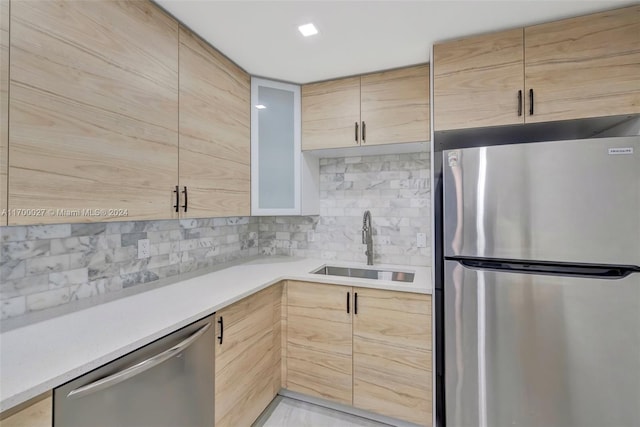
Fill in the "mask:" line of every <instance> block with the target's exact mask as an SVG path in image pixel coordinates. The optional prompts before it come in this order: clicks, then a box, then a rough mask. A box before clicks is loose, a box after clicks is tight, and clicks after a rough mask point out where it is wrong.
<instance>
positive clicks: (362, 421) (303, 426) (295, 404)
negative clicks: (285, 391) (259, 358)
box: [253, 396, 389, 427]
mask: <svg viewBox="0 0 640 427" xmlns="http://www.w3.org/2000/svg"><path fill="white" fill-rule="evenodd" d="M253 427H389V425H388V424H381V423H378V422H376V421H372V420H368V419H366V418H361V417H357V416H355V415H351V414H346V413H344V412H340V411H335V410H333V409H328V408H323V407H322V406H317V405H313V404H311V403H307V402H302V401H299V400H295V399H290V398H288V397H282V396H277V397H276V398H275V399H274V400H273V402H271V405H269V407H268V408H267V410H265V412H264V413H263V414H262V415H261V416H260V418H258V420H257V421H256V422H255V424H254V425H253Z"/></svg>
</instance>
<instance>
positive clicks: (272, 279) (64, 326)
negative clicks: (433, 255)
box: [0, 257, 432, 412]
mask: <svg viewBox="0 0 640 427" xmlns="http://www.w3.org/2000/svg"><path fill="white" fill-rule="evenodd" d="M324 265H336V266H345V267H363V268H367V266H366V265H364V264H356V263H340V262H334V261H326V260H318V259H305V258H289V257H265V258H260V259H254V260H251V261H247V262H244V263H241V264H237V265H234V266H231V267H228V268H225V269H222V270H218V271H215V272H212V273H208V274H204V275H201V276H198V277H194V278H191V279H187V280H183V281H179V282H176V283H174V284H171V285H167V286H162V287H158V288H155V289H153V290H150V291H147V292H142V293H139V294H136V295H132V296H127V297H124V298H120V299H116V300H113V301H110V302H107V303H104V304H99V305H96V306H93V307H90V308H86V309H84V310H80V311H75V312H72V313H69V314H65V315H61V316H58V317H54V318H51V319H49V320H46V321H41V322H38V323H33V324H30V325H27V326H24V327H20V328H16V329H12V330H9V331H6V332H2V333H1V334H0V412H2V411H5V410H7V409H9V408H12V407H14V406H16V405H18V404H20V403H22V402H25V401H27V400H28V399H30V398H32V397H35V396H38V395H40V394H41V393H44V392H46V391H48V390H51V389H53V388H54V387H57V386H59V385H61V384H64V383H65V382H67V381H69V380H71V379H73V378H76V377H78V376H80V375H83V374H85V373H87V372H89V371H91V370H93V369H95V368H97V367H99V366H102V365H104V364H105V363H108V362H110V361H112V360H114V359H117V358H118V357H120V356H123V355H125V354H127V353H129V352H131V351H133V350H136V349H137V348H140V347H142V346H144V345H146V344H149V343H150V342H152V341H154V340H156V339H158V338H161V337H163V336H165V335H167V334H169V333H171V332H173V331H175V330H178V329H180V328H181V327H183V326H186V325H188V324H190V323H192V322H194V321H196V320H199V319H201V318H203V317H205V316H208V315H210V314H212V313H213V312H215V311H216V310H219V309H221V308H223V307H225V306H227V305H229V304H232V303H233V302H236V301H238V300H240V299H242V298H244V297H246V296H248V295H251V294H253V293H255V292H257V291H259V290H261V289H264V288H266V287H268V286H270V285H272V284H274V283H277V282H279V281H281V280H303V281H313V282H321V283H331V284H338V285H346V286H359V287H368V288H379V289H388V290H396V291H404V292H415V293H423V294H424V293H426V294H430V293H431V289H432V286H431V269H430V268H428V267H413V266H396V265H394V266H390V265H375V266H373V267H369V268H375V269H389V270H394V271H407V272H413V273H415V278H414V281H413V283H399V282H391V281H386V280H372V279H357V278H349V277H338V276H324V275H318V274H310V272H311V271H315V270H317V269H319V268H320V267H322V266H324Z"/></svg>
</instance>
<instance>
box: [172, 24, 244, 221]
mask: <svg viewBox="0 0 640 427" xmlns="http://www.w3.org/2000/svg"><path fill="white" fill-rule="evenodd" d="M250 96H251V86H250V77H249V75H248V74H247V73H246V72H244V71H243V70H242V69H240V68H239V67H238V66H237V65H235V64H233V63H232V62H231V61H229V59H227V58H226V57H225V56H223V55H222V54H221V53H220V52H218V51H217V50H215V49H214V48H212V47H211V46H210V45H208V44H207V43H205V42H204V41H203V40H202V39H201V38H200V37H198V36H197V35H195V34H193V33H192V32H190V31H189V30H187V29H184V28H182V27H181V28H180V192H181V193H183V194H182V195H181V202H180V216H181V217H183V218H202V217H212V216H244V215H250V214H251V213H250V205H251V155H250V150H251V136H250V123H251V119H250V105H249V102H250ZM185 187H186V189H185ZM184 192H186V193H184ZM185 199H186V201H185ZM185 205H186V207H185Z"/></svg>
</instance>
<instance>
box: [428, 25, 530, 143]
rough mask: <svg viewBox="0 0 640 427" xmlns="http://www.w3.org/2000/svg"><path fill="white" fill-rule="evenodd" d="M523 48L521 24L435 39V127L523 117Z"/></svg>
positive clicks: (496, 123) (503, 121) (510, 121)
mask: <svg viewBox="0 0 640 427" xmlns="http://www.w3.org/2000/svg"><path fill="white" fill-rule="evenodd" d="M523 53H524V47H523V30H522V29H521V28H520V29H516V30H509V31H502V32H499V33H493V34H486V35H481V36H473V37H469V38H464V39H461V40H455V41H451V42H447V43H442V44H437V45H435V46H434V47H433V65H434V81H433V85H434V99H433V103H434V108H435V111H434V122H435V123H434V126H435V130H436V131H438V130H447V129H463V128H473V127H482V126H499V125H510V124H518V123H524V112H521V114H519V112H520V111H519V104H518V101H519V96H518V91H522V90H523V88H524V68H523V67H524V61H523ZM521 96H522V97H524V93H522V95H521ZM520 108H523V106H522V103H520Z"/></svg>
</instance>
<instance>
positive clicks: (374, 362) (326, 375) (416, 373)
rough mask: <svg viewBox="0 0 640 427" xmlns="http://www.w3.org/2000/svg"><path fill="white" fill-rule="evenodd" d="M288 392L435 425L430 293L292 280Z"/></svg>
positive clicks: (289, 314) (286, 353)
mask: <svg viewBox="0 0 640 427" xmlns="http://www.w3.org/2000/svg"><path fill="white" fill-rule="evenodd" d="M286 298H287V301H286V306H287V313H286V319H287V320H286V321H287V325H286V332H285V335H286V343H287V345H286V351H285V353H284V354H283V357H285V358H286V375H285V376H286V382H284V383H283V384H284V385H283V386H284V387H285V388H287V389H288V390H291V391H296V392H300V393H304V394H307V395H310V396H313V397H319V398H322V399H327V400H331V401H335V402H338V403H342V404H346V405H353V406H355V407H357V408H360V409H365V410H367V411H371V412H374V413H377V414H381V415H385V416H389V417H393V418H398V419H401V420H405V421H409V422H412V423H415V424H419V425H424V426H430V425H431V421H432V410H431V408H432V403H431V402H432V368H431V366H432V365H431V357H432V355H431V350H432V346H431V296H429V295H422V294H413V293H407V292H396V291H386V290H378V289H366V288H351V287H345V286H334V285H327V284H320V283H307V282H296V281H289V282H288V285H287V293H286Z"/></svg>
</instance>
